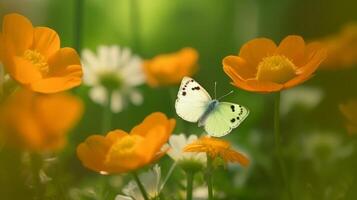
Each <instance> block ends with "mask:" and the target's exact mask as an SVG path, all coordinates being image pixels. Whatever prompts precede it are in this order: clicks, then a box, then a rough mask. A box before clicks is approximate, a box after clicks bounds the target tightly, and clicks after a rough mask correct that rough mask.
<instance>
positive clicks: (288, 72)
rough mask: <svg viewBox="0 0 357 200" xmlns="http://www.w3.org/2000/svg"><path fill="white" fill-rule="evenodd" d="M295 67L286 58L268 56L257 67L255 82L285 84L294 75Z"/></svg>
mask: <svg viewBox="0 0 357 200" xmlns="http://www.w3.org/2000/svg"><path fill="white" fill-rule="evenodd" d="M295 71H296V66H295V65H294V63H293V62H291V61H290V60H289V59H288V58H287V57H285V56H281V55H274V56H268V57H265V58H263V60H262V61H261V62H260V63H259V65H258V72H257V76H256V78H257V80H260V81H271V82H275V83H285V82H286V81H288V80H290V79H292V78H293V77H294V76H295V75H296V73H295Z"/></svg>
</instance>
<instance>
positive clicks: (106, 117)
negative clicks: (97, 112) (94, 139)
mask: <svg viewBox="0 0 357 200" xmlns="http://www.w3.org/2000/svg"><path fill="white" fill-rule="evenodd" d="M111 104H112V92H111V91H109V90H108V98H107V102H106V105H105V106H104V110H103V117H102V133H103V134H104V133H106V132H108V131H109V130H110V129H111V126H112V110H111Z"/></svg>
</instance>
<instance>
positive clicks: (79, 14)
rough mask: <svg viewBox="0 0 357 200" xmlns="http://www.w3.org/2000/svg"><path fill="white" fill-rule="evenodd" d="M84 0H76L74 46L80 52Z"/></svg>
mask: <svg viewBox="0 0 357 200" xmlns="http://www.w3.org/2000/svg"><path fill="white" fill-rule="evenodd" d="M83 1H84V0H75V9H74V11H75V13H74V16H75V19H74V48H75V49H76V50H77V52H78V53H80V51H81V48H82V23H83Z"/></svg>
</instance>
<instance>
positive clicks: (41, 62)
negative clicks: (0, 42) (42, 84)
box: [23, 49, 49, 74]
mask: <svg viewBox="0 0 357 200" xmlns="http://www.w3.org/2000/svg"><path fill="white" fill-rule="evenodd" d="M23 58H25V59H26V60H28V61H29V62H31V63H32V64H33V65H35V66H36V67H37V68H38V69H39V70H40V71H41V73H43V74H46V73H48V71H49V67H48V63H47V60H46V58H45V57H44V56H43V55H42V54H41V53H40V52H38V51H37V50H30V49H27V50H26V51H25V52H24V55H23Z"/></svg>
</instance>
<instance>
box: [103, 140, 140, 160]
mask: <svg viewBox="0 0 357 200" xmlns="http://www.w3.org/2000/svg"><path fill="white" fill-rule="evenodd" d="M142 140H143V137H141V136H139V135H128V136H126V137H123V138H121V139H120V140H118V141H117V142H116V143H115V144H114V145H113V146H112V148H111V149H110V153H109V155H111V156H113V157H120V156H125V155H129V154H130V153H132V152H133V151H134V150H135V147H136V144H137V143H139V142H140V141H142Z"/></svg>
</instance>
